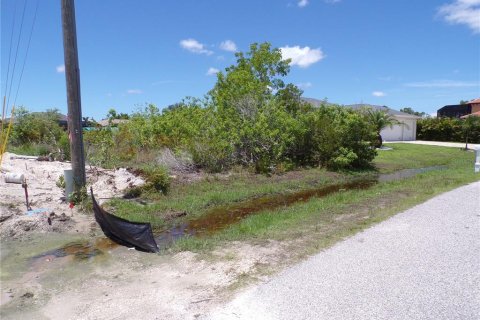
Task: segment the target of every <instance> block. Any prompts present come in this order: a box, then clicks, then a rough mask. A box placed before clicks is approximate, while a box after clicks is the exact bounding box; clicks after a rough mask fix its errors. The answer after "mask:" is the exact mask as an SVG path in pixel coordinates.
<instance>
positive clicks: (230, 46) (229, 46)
mask: <svg viewBox="0 0 480 320" xmlns="http://www.w3.org/2000/svg"><path fill="white" fill-rule="evenodd" d="M220 49H222V50H225V51H230V52H236V51H237V45H236V44H235V42H233V41H232V40H225V41H223V42H222V43H220Z"/></svg>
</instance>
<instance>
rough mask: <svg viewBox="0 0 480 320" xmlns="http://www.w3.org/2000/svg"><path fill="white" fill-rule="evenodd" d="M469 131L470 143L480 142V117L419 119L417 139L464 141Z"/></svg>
mask: <svg viewBox="0 0 480 320" xmlns="http://www.w3.org/2000/svg"><path fill="white" fill-rule="evenodd" d="M467 132H468V141H469V142H470V143H480V119H479V118H478V117H469V118H468V119H465V120H463V119H457V118H426V119H420V120H418V121H417V139H419V140H431V141H452V142H464V141H465V138H466V134H467Z"/></svg>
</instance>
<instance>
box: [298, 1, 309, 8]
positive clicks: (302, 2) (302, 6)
mask: <svg viewBox="0 0 480 320" xmlns="http://www.w3.org/2000/svg"><path fill="white" fill-rule="evenodd" d="M307 5H308V0H300V1H298V2H297V6H299V7H300V8H304V7H306V6H307Z"/></svg>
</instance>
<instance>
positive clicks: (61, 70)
mask: <svg viewBox="0 0 480 320" xmlns="http://www.w3.org/2000/svg"><path fill="white" fill-rule="evenodd" d="M56 69H57V72H58V73H65V65H64V64H62V65H59V66H57V67H56Z"/></svg>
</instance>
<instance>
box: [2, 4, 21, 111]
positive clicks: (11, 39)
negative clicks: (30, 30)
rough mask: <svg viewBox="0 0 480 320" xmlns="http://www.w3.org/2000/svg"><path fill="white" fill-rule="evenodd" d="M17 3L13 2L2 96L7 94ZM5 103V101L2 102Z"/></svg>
mask: <svg viewBox="0 0 480 320" xmlns="http://www.w3.org/2000/svg"><path fill="white" fill-rule="evenodd" d="M17 3H18V2H15V7H14V9H13V19H12V33H11V34H10V50H9V53H8V65H7V79H6V81H5V92H4V96H6V95H7V89H8V78H9V76H10V59H11V57H12V47H13V46H12V42H13V31H14V30H15V17H16V16H17ZM4 103H5V102H4Z"/></svg>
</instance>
